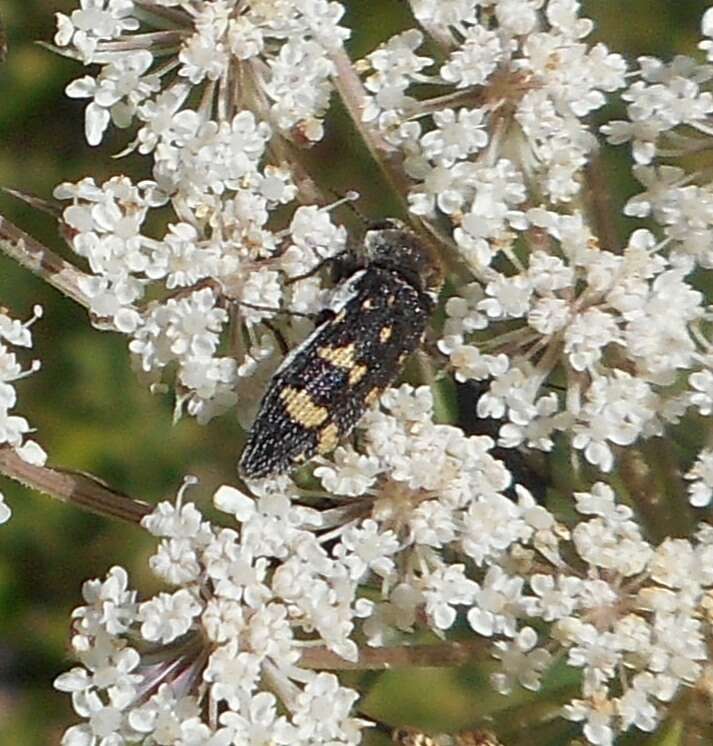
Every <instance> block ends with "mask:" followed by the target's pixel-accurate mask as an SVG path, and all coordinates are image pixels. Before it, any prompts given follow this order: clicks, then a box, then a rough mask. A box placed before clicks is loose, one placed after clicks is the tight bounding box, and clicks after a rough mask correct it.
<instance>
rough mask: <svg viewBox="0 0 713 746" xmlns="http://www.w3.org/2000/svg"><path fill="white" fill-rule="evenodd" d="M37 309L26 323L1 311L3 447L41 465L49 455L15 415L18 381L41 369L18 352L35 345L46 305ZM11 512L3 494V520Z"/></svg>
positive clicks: (0, 503)
mask: <svg viewBox="0 0 713 746" xmlns="http://www.w3.org/2000/svg"><path fill="white" fill-rule="evenodd" d="M33 310H34V315H33V316H32V318H31V319H30V320H29V321H26V322H24V323H22V322H20V321H18V320H17V319H14V318H12V317H11V316H9V315H8V313H7V311H6V310H4V309H3V310H0V447H2V448H8V447H9V448H12V449H13V450H14V451H15V453H16V454H17V455H18V456H19V457H20V458H21V459H22V460H23V461H26V462H27V463H29V464H34V465H36V466H41V465H43V464H44V463H45V461H46V459H47V454H46V453H45V452H44V450H43V449H42V446H40V444H39V443H37V442H36V441H34V440H32V439H29V438H28V437H27V435H28V434H29V433H31V432H32V427H31V426H30V423H29V422H28V421H27V420H26V419H25V418H24V417H21V416H20V415H17V414H11V410H12V409H14V408H15V406H16V404H17V391H16V390H15V386H14V385H13V384H14V382H15V381H18V380H20V379H21V378H26V377H27V376H29V375H31V374H32V373H35V372H36V371H38V370H39V368H40V361H39V360H33V361H32V363H31V364H30V367H29V368H26V369H23V368H22V364H21V363H20V361H19V360H18V359H17V353H16V349H17V348H25V349H29V348H30V347H32V333H31V332H30V326H32V324H33V323H34V322H35V321H37V319H39V318H40V317H41V316H42V308H41V307H40V306H35V308H34V309H33ZM10 515H11V512H10V508H9V507H8V506H7V504H6V503H5V499H4V497H3V495H2V494H0V523H5V522H6V521H8V520H9V518H10Z"/></svg>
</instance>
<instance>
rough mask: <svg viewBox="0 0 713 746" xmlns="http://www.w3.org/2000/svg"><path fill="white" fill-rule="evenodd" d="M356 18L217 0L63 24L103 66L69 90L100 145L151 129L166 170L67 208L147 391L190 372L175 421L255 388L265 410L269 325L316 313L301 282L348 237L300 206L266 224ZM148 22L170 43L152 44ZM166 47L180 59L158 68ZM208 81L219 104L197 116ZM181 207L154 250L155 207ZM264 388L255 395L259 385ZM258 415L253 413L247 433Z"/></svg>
mask: <svg viewBox="0 0 713 746" xmlns="http://www.w3.org/2000/svg"><path fill="white" fill-rule="evenodd" d="M342 13H343V9H342V8H341V6H340V5H339V4H338V3H328V2H326V0H304V1H302V2H277V3H275V2H253V3H239V2H235V0H216V1H215V2H210V3H206V4H205V5H204V6H203V7H202V8H201V9H197V8H196V6H195V4H194V3H192V2H171V3H169V2H148V3H147V2H142V3H134V2H132V0H101V2H94V0H82V2H81V8H80V9H78V10H75V11H74V12H73V13H72V14H71V16H69V17H68V16H64V15H62V14H58V25H59V30H58V33H57V37H56V39H55V41H56V43H57V44H58V45H59V46H60V47H62V48H63V49H64V48H66V49H70V48H73V49H74V50H76V52H77V53H78V54H79V55H80V57H81V59H82V60H83V61H84V62H85V63H86V64H90V63H100V64H102V68H101V71H100V73H99V75H98V76H97V77H96V78H94V77H91V76H86V77H84V78H82V79H80V80H78V81H75V82H74V83H72V84H70V86H69V87H68V94H69V95H70V96H73V97H88V98H91V99H92V102H91V103H90V104H89V105H88V107H87V111H86V130H87V139H88V141H89V142H90V143H91V144H97V143H99V142H100V140H101V137H102V134H103V133H104V131H105V129H106V127H107V126H108V124H109V122H110V121H113V122H114V124H116V125H117V126H120V127H128V126H129V125H130V124H131V123H132V121H134V120H138V121H139V123H140V124H141V127H140V129H139V131H138V134H137V137H136V139H135V140H134V142H133V143H132V144H131V146H130V148H129V149H130V150H131V149H138V151H139V152H141V153H143V154H147V155H149V154H150V155H151V156H152V158H153V175H154V179H153V180H145V181H142V182H140V183H139V184H133V183H132V182H131V181H130V180H129V179H127V178H126V177H115V178H112V179H109V180H108V181H107V182H105V183H104V184H101V185H97V184H96V183H95V182H94V180H93V179H91V178H86V179H83V180H82V181H80V182H79V183H77V184H63V185H61V186H60V187H58V188H57V190H56V193H55V196H56V197H58V198H59V199H62V200H67V199H69V200H71V201H72V203H71V205H70V206H69V207H67V208H66V209H65V211H64V214H63V219H64V223H65V228H66V230H65V235H67V236H68V238H69V240H70V243H71V247H72V248H73V250H74V251H75V252H76V253H77V254H78V255H80V256H82V257H84V258H85V259H86V260H87V262H88V263H89V267H90V269H91V272H92V275H91V277H90V278H89V279H88V280H85V281H84V282H83V285H82V288H81V289H82V291H83V292H84V293H85V295H86V296H87V297H88V298H89V300H90V304H91V311H92V313H93V315H94V317H95V320H96V321H97V322H98V323H100V324H101V325H102V326H103V327H105V328H106V327H107V326H109V327H110V328H113V329H116V330H118V331H120V332H122V333H124V334H127V335H129V336H130V337H132V341H131V343H130V348H131V351H132V352H133V353H134V354H135V356H136V361H137V367H138V368H140V370H141V371H142V372H143V373H144V374H145V375H146V377H147V378H148V380H149V381H151V382H153V383H158V382H159V381H160V380H161V378H162V376H163V375H164V373H165V371H166V370H167V369H170V370H171V371H173V370H174V369H175V371H176V381H175V388H176V391H177V395H178V398H177V405H178V409H179V411H180V410H181V409H182V408H184V407H185V409H186V411H188V412H189V413H190V414H192V415H195V416H196V417H197V418H198V419H199V420H200V421H201V422H206V421H207V420H209V419H210V418H211V417H213V416H214V415H216V414H218V413H221V412H224V411H226V410H227V409H228V408H230V407H231V406H233V405H234V404H235V402H236V400H237V397H238V395H239V394H240V393H245V392H246V391H248V390H249V391H250V392H251V393H249V394H247V393H246V395H245V399H246V401H252V400H253V399H254V398H255V397H254V395H253V394H252V391H253V390H255V389H257V388H258V387H259V386H260V385H261V384H264V381H265V379H266V377H267V375H269V373H270V372H271V371H272V370H274V368H275V366H276V365H277V362H278V361H277V359H276V356H275V355H274V354H273V353H274V352H275V344H274V340H273V337H272V336H271V335H267V334H265V331H264V330H262V331H261V327H260V328H258V326H257V325H258V324H260V323H261V322H263V321H268V320H269V319H272V318H274V317H275V314H276V312H277V311H278V310H279V309H285V308H289V309H291V310H293V311H295V312H297V313H300V314H302V315H305V314H310V313H313V312H315V311H316V310H318V309H319V308H320V307H321V306H322V302H323V295H324V291H323V289H322V287H321V282H320V279H319V277H309V278H306V279H301V275H304V274H305V273H306V272H307V271H308V270H309V269H310V268H312V267H313V266H315V265H316V264H318V263H319V262H320V261H322V260H323V259H324V258H326V257H328V256H331V255H334V254H336V253H339V252H340V251H341V250H343V248H344V245H345V240H346V236H345V233H344V230H343V229H340V228H337V227H335V226H334V225H332V223H331V222H330V220H329V216H328V214H327V213H325V212H324V211H321V210H318V209H316V208H310V207H299V208H297V209H296V210H294V212H293V216H292V221H291V224H290V225H289V226H288V227H287V228H286V229H283V228H282V227H281V226H279V225H278V226H277V227H276V228H272V227H270V226H268V223H269V221H270V220H271V217H272V213H273V211H275V210H276V209H277V208H280V207H281V206H283V205H286V204H288V203H291V202H293V200H294V199H295V197H296V195H297V187H296V185H295V184H294V182H293V179H292V174H291V171H290V168H289V167H288V166H287V165H286V164H285V163H284V162H283V161H282V160H278V159H276V158H275V153H276V152H277V153H282V152H283V151H284V150H285V144H286V141H285V138H286V137H290V138H292V139H295V138H297V139H298V140H300V139H301V140H304V139H306V140H314V139H318V138H319V137H321V119H320V117H321V116H322V115H323V113H324V111H325V110H326V106H327V103H328V99H329V94H330V91H331V83H330V82H329V81H328V76H329V75H330V73H331V72H332V68H333V65H332V63H331V62H330V61H329V56H328V51H329V49H332V48H334V47H336V46H339V45H340V44H341V42H342V41H343V40H344V39H345V38H346V36H347V31H346V30H345V29H344V28H342V27H340V26H339V25H338V21H339V19H340V17H341V15H342ZM139 18H140V19H141V24H145V23H151V22H152V21H153V22H154V23H157V24H159V25H160V26H161V28H162V29H163V30H161V31H158V32H156V31H154V32H152V31H151V30H150V28H148V27H147V28H144V26H143V25H141V24H140V22H139ZM167 22H168V23H169V25H171V24H172V30H171V29H167V28H165V27H166V24H167ZM187 29H192V31H191V33H188V34H187V33H186V31H187ZM166 46H169V47H170V46H175V47H176V48H177V49H178V50H179V51H178V56H177V58H176V59H175V60H174V61H173V62H168V61H166V60H163V61H162V62H161V66H160V67H157V61H158V57H159V56H163V55H164V52H163V51H162V50H163V49H164V48H165V47H166ZM154 48H155V51H152V50H154ZM172 71H173V72H176V71H177V75H176V76H175V77H171V75H169V73H171V72H172ZM196 86H199V87H203V88H205V92H204V93H203V94H202V99H201V104H200V106H199V107H198V108H197V109H193V108H190V105H189V99H190V100H191V101H192V100H193V99H195V98H196V96H195V88H196ZM214 108H215V111H214ZM216 112H217V113H216ZM268 151H269V154H268ZM168 203H170V206H171V208H172V209H173V213H174V215H175V220H174V221H173V222H171V223H169V225H168V227H167V229H166V231H165V232H164V234H163V235H162V236H158V237H153V236H151V235H150V233H149V230H148V229H147V222H148V223H149V224H151V222H152V221H151V220H150V218H151V211H152V210H154V209H158V208H162V207H164V206H166V205H167V204H168ZM280 220H283V218H280ZM283 225H284V223H283ZM288 278H292V279H291V282H290V284H289V288H288V287H287V285H286V280H288ZM148 299H150V300H148ZM228 306H230V307H231V308H237V309H238V313H237V318H236V319H234V320H235V321H236V322H237V325H238V328H237V329H235V330H234V333H233V334H232V335H231V340H232V341H233V348H234V349H233V350H231V352H232V354H231V355H230V356H225V355H220V354H218V351H219V347H224V346H225V345H224V341H225V338H226V337H227V336H228V334H227V325H228V323H229V321H231V318H230V314H229V308H228ZM280 320H281V321H282V326H283V327H284V328H283V336H284V337H286V338H287V339H289V340H290V341H292V342H294V341H295V340H296V339H299V338H300V337H301V336H303V335H304V333H305V328H304V324H299V323H287V322H285V321H284V316H283V317H280ZM256 375H257V378H258V380H257V382H256V381H254V380H250V381H248V380H246V379H249V378H251V377H254V376H256ZM241 387H242V388H241ZM251 414H252V411H251V407H250V405H248V406H247V407H246V408H245V409H244V410H243V416H244V418H245V420H246V421H249V419H250V416H251Z"/></svg>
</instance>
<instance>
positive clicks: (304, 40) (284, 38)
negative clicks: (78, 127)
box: [55, 0, 349, 152]
mask: <svg viewBox="0 0 713 746" xmlns="http://www.w3.org/2000/svg"><path fill="white" fill-rule="evenodd" d="M343 13H344V9H343V7H342V6H341V5H340V4H339V3H337V2H328V0H289V2H288V0H259V1H258V2H250V3H244V2H241V1H240V0H212V1H211V2H206V3H203V4H201V5H196V3H194V2H192V0H178V1H177V2H169V1H167V0H148V1H147V0H142V1H141V2H139V1H138V0H137V1H135V0H80V7H79V8H78V9H77V10H74V11H73V12H72V13H71V15H69V16H67V15H64V14H63V13H57V34H56V36H55V43H56V44H57V46H58V47H59V48H60V49H61V50H64V51H65V53H66V54H68V55H69V56H73V57H77V58H78V59H80V60H82V62H83V63H84V64H85V65H89V64H92V63H98V64H100V65H102V68H101V70H100V72H99V74H98V75H97V76H96V77H92V76H90V75H87V76H85V77H83V78H80V79H79V80H76V81H74V82H73V83H71V84H70V85H69V87H68V88H67V93H68V95H69V96H71V97H73V98H88V99H91V102H90V103H89V105H88V106H87V111H86V133H87V140H88V142H89V143H90V144H92V145H97V144H98V143H99V142H101V139H102V136H103V134H104V132H105V130H106V128H107V126H108V124H109V122H110V121H111V122H113V123H114V124H115V125H116V126H117V127H128V126H129V125H130V123H131V122H132V120H133V119H134V118H138V120H139V121H141V122H143V129H142V131H141V133H140V134H139V141H140V142H141V145H142V150H143V152H147V151H148V149H153V147H156V146H159V145H162V144H163V142H164V141H165V140H166V139H167V138H168V137H169V136H170V132H171V131H173V133H174V135H175V134H176V133H180V131H181V130H182V128H183V126H184V125H185V124H186V122H185V116H186V115H188V116H190V113H189V112H187V111H185V110H183V109H182V107H183V104H184V102H185V99H186V97H187V96H188V94H189V93H190V92H191V89H192V88H195V87H201V88H204V89H205V96H204V101H203V104H204V108H203V111H202V114H203V116H202V120H203V122H208V121H209V120H210V108H211V106H212V104H213V103H216V102H220V103H221V104H223V103H224V102H225V99H224V94H225V92H226V91H227V90H228V89H229V90H230V99H231V102H230V105H231V107H232V108H233V109H235V110H241V109H249V110H251V111H254V112H255V113H256V114H258V116H260V118H262V119H265V120H269V121H271V122H272V123H273V124H274V125H275V126H276V127H277V128H278V129H279V130H280V131H281V132H283V133H284V134H289V135H291V136H297V137H298V138H300V139H301V138H304V139H306V140H308V141H310V140H311V141H314V140H318V139H320V138H321V137H322V121H321V118H322V116H323V115H324V112H325V111H326V108H327V105H328V102H329V96H330V92H331V83H330V81H329V76H330V74H331V73H332V72H333V65H332V63H331V62H330V60H329V57H328V54H327V51H328V50H329V49H332V48H335V47H338V46H339V45H341V43H342V42H343V41H344V40H345V39H346V38H348V36H349V31H348V30H347V29H346V28H344V27H343V26H340V25H339V21H340V19H341V17H342V15H343ZM167 49H168V50H175V51H174V52H171V54H172V55H174V56H175V58H174V59H171V60H168V59H165V58H166V55H167V52H166V50H167ZM159 62H160V64H157V63H159Z"/></svg>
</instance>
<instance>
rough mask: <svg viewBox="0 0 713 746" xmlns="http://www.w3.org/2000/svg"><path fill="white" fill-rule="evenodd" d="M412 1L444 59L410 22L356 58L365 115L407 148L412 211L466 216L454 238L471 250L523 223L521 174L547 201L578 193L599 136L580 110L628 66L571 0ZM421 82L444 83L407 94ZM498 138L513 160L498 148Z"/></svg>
mask: <svg viewBox="0 0 713 746" xmlns="http://www.w3.org/2000/svg"><path fill="white" fill-rule="evenodd" d="M411 5H412V7H413V10H414V14H415V16H416V18H417V19H418V20H419V21H420V22H421V24H422V25H423V26H424V28H426V29H428V30H429V31H431V32H432V33H433V35H434V36H435V37H436V38H437V40H438V43H439V45H440V46H441V47H442V48H444V49H445V50H446V52H447V57H446V59H445V60H444V61H440V62H438V63H436V62H435V61H434V60H433V59H432V58H430V57H424V56H419V55H418V54H417V52H416V50H417V49H418V48H419V47H420V46H421V44H422V43H423V41H424V36H423V34H422V33H421V32H420V31H416V30H409V31H406V32H404V33H402V34H399V35H397V36H395V37H394V38H392V39H391V40H390V41H388V42H387V43H385V44H384V45H382V46H381V47H380V48H379V49H377V50H376V51H375V52H373V53H372V54H370V55H369V56H368V57H367V58H366V59H365V60H364V61H363V63H362V67H363V68H364V70H365V74H366V79H365V85H366V88H367V90H368V91H370V92H371V93H372V97H371V100H370V103H369V105H368V106H367V108H366V110H365V113H364V118H365V120H366V121H369V122H373V123H374V124H376V126H378V127H379V129H380V130H381V131H382V132H383V133H384V135H385V136H386V137H387V139H388V140H389V142H390V143H391V144H392V145H393V146H394V147H398V148H399V149H400V150H402V151H403V153H404V154H405V156H406V159H405V163H404V168H405V170H406V173H407V174H408V175H409V176H410V177H411V178H412V179H413V180H414V181H415V182H417V183H416V184H415V186H414V188H413V190H412V192H411V195H410V201H411V209H412V211H413V212H415V213H416V214H418V215H425V216H432V215H433V214H434V210H435V209H436V208H437V209H438V210H439V211H440V212H441V213H444V214H445V215H447V216H449V217H450V218H451V220H452V221H453V222H454V223H455V224H457V225H461V224H463V227H464V229H465V232H464V233H462V235H461V236H456V241H457V243H458V245H459V246H460V247H462V248H463V249H464V250H465V251H466V252H471V251H473V250H474V249H475V248H476V245H477V244H488V243H492V242H493V241H498V240H500V239H501V238H502V237H504V235H506V234H507V232H508V231H509V230H510V229H511V228H513V227H514V228H519V229H521V228H523V227H524V226H523V225H522V221H521V219H520V217H519V215H518V211H517V205H519V204H520V203H522V202H523V201H524V199H525V192H524V186H523V180H527V181H528V182H533V186H534V182H536V183H537V192H536V193H537V194H539V195H541V196H545V197H548V198H549V199H550V200H551V201H552V202H553V203H565V204H566V203H569V202H571V201H572V200H573V199H574V197H575V196H576V195H577V193H578V192H579V190H580V174H579V172H580V171H581V169H582V167H583V166H584V165H585V163H586V161H587V160H588V156H589V154H590V152H591V151H592V150H593V148H594V147H595V144H596V142H595V140H594V138H593V137H592V135H591V133H590V132H589V128H588V126H587V124H586V122H584V121H583V118H584V117H585V116H586V115H587V114H589V113H590V112H592V111H594V110H596V109H598V108H600V107H601V106H603V105H604V103H605V101H606V97H605V95H604V94H605V93H609V92H612V91H615V90H617V89H619V88H621V87H623V86H624V75H625V72H626V65H625V63H624V60H623V58H622V57H621V56H620V55H617V54H610V53H609V52H608V50H607V48H606V47H605V46H604V45H602V44H597V45H595V46H594V47H592V48H590V47H588V46H587V44H586V43H585V42H584V41H583V39H585V38H586V37H587V36H588V35H589V33H590V31H591V30H592V27H593V24H592V22H591V21H590V20H589V19H582V18H579V2H578V0H550V2H548V3H546V4H545V3H544V2H542V0H505V1H500V2H497V3H493V2H435V1H433V0H411ZM543 5H546V7H545V8H544V9H543V8H542V6H543ZM431 67H435V68H436V69H435V70H434V71H433V72H432V73H431V74H430V75H429V74H427V69H428V68H431ZM419 83H429V84H430V85H432V86H433V85H436V86H441V87H444V88H446V91H445V92H444V93H443V94H442V95H441V96H436V97H434V98H431V99H422V98H416V97H414V96H412V95H409V88H411V87H412V86H413V85H415V84H419ZM429 124H431V125H432V126H429ZM514 130H517V132H515V131H514ZM504 140H508V141H509V147H508V148H507V150H511V151H512V153H513V156H514V157H515V158H516V160H517V165H516V164H515V163H513V162H511V160H508V158H507V157H505V156H504V155H503V150H506V149H505V148H502V147H501V146H502V145H503V144H504ZM484 152H488V155H487V157H478V158H477V159H473V157H472V156H473V155H475V154H480V155H481V156H482V155H483V153H484ZM511 159H512V156H511Z"/></svg>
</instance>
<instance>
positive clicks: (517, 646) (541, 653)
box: [491, 627, 552, 694]
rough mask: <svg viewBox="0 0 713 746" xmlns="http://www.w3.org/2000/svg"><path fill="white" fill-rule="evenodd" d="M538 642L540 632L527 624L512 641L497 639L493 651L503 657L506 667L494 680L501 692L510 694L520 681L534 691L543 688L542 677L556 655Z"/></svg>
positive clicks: (502, 663) (494, 676)
mask: <svg viewBox="0 0 713 746" xmlns="http://www.w3.org/2000/svg"><path fill="white" fill-rule="evenodd" d="M536 645H537V633H536V632H535V630H534V629H532V627H523V629H521V630H520V631H519V632H518V634H517V637H515V639H514V640H512V641H509V640H507V641H498V642H496V643H495V646H494V651H493V655H494V657H495V658H498V659H500V661H501V668H502V670H501V671H499V672H497V673H494V674H492V676H491V680H492V682H493V686H494V687H495V688H496V689H497V691H498V692H500V694H510V693H511V692H512V689H513V685H514V684H516V683H519V684H520V685H521V686H523V687H525V689H531V690H532V691H537V690H538V689H539V688H540V677H541V675H542V672H543V671H544V670H545V669H546V668H547V667H548V666H549V664H550V661H551V660H552V655H551V654H550V653H549V652H548V651H547V650H545V649H544V648H537V647H535V646H536Z"/></svg>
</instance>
